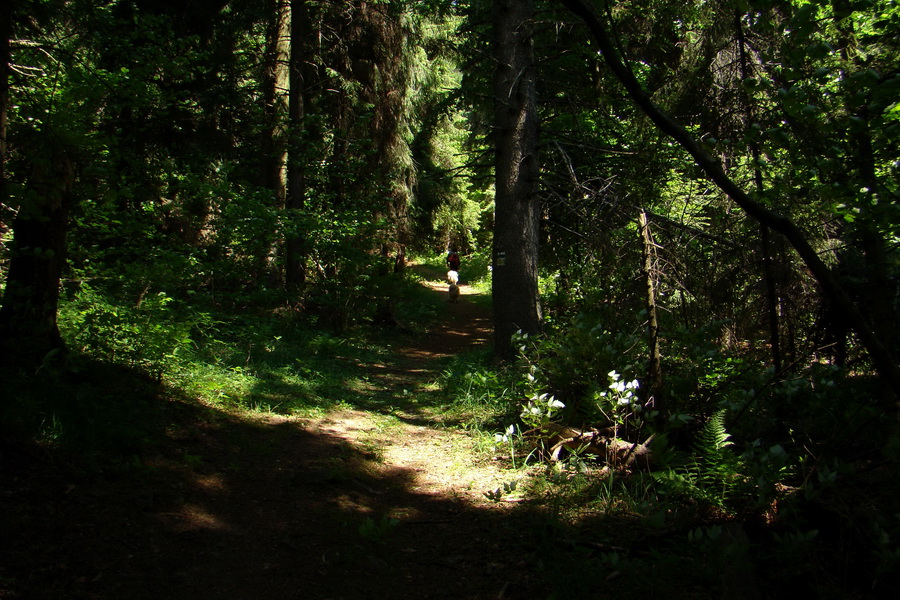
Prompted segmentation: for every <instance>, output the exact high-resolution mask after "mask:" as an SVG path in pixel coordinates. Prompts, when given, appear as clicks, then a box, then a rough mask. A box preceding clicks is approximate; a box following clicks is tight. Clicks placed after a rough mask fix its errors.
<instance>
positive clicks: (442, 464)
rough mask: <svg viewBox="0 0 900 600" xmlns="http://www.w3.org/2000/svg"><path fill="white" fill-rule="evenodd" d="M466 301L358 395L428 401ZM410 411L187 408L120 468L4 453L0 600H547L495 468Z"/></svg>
mask: <svg viewBox="0 0 900 600" xmlns="http://www.w3.org/2000/svg"><path fill="white" fill-rule="evenodd" d="M432 275H435V274H432ZM429 285H430V286H431V287H432V288H433V290H434V293H435V294H442V295H443V294H446V286H445V284H443V283H440V282H438V281H436V280H435V281H432V282H431V283H430V284H429ZM462 292H463V295H462V298H461V300H460V302H459V303H456V304H452V303H448V305H447V308H448V310H447V311H446V314H445V316H444V317H443V320H442V322H441V323H440V324H439V325H438V326H437V327H436V328H435V329H433V330H432V331H431V332H430V333H428V334H426V335H420V336H407V337H406V338H404V340H405V341H404V342H403V343H402V344H400V345H398V346H395V347H394V350H395V351H396V356H395V360H394V361H392V362H391V363H390V364H371V365H365V366H364V367H365V368H366V369H367V370H368V371H369V372H370V373H371V377H370V378H369V379H368V382H369V383H368V384H369V385H371V386H373V387H375V388H380V389H381V391H382V392H384V393H389V394H394V395H395V396H396V397H398V398H416V397H418V396H421V395H423V394H428V393H434V392H433V387H431V384H432V383H433V381H434V379H435V377H436V376H437V372H436V365H437V364H439V362H440V359H441V358H445V357H448V356H452V355H453V354H455V353H457V352H460V351H462V350H466V349H471V348H475V347H478V346H479V345H483V344H486V343H488V339H489V334H490V314H489V310H488V309H487V308H485V307H483V306H480V305H478V304H476V303H474V302H472V301H471V294H472V293H473V291H472V289H471V288H469V287H468V286H465V285H464V286H462ZM430 389H431V390H432V391H429V390H430ZM415 407H416V404H415V402H406V403H401V402H398V408H396V409H394V410H392V411H388V413H389V414H385V412H382V413H381V414H375V413H373V412H367V411H363V410H360V409H355V408H346V409H341V410H336V411H332V412H327V413H324V414H321V415H320V416H317V417H315V418H296V417H289V416H283V415H276V414H266V415H263V416H258V417H256V418H253V419H249V420H248V418H247V417H240V418H239V417H237V416H235V415H230V414H227V413H219V414H211V413H210V411H208V410H205V411H203V410H199V409H197V410H195V411H193V412H192V409H190V408H184V409H182V410H183V413H182V414H181V416H180V418H179V419H178V420H177V421H175V422H173V424H172V425H171V426H170V429H169V431H167V433H166V443H165V445H164V448H162V449H161V450H160V451H159V452H158V453H155V454H154V455H153V456H149V457H143V458H142V459H141V464H140V465H138V466H136V467H135V468H134V469H131V470H128V471H117V472H83V471H79V470H75V469H70V468H67V467H66V465H61V464H53V461H52V459H49V458H47V457H42V456H39V455H36V454H35V453H34V452H35V451H26V450H21V449H19V450H15V449H13V450H6V453H5V455H4V460H5V465H6V467H5V469H4V477H5V478H6V481H4V482H3V487H2V498H0V510H3V511H4V512H5V513H6V516H5V517H4V518H3V523H4V529H5V531H4V532H3V538H4V539H5V540H7V541H4V542H3V544H4V545H6V546H7V550H6V551H4V554H3V562H4V564H2V565H0V598H3V599H7V598H17V599H18V598H41V599H43V598H47V599H49V598H60V599H62V598H67V599H68V598H104V599H144V598H146V599H150V598H153V599H161V600H174V599H181V598H184V599H192V600H193V599H198V598H216V599H247V600H251V599H253V600H256V599H281V598H298V599H299V598H303V599H329V598H333V599H357V598H360V599H362V598H416V599H422V598H473V599H474V598H525V597H530V598H531V597H535V596H537V597H542V596H545V595H546V594H545V590H542V589H541V586H540V584H539V583H538V582H537V581H536V580H535V579H533V576H532V574H533V573H534V572H535V567H534V565H535V561H536V555H537V554H538V550H537V549H536V548H535V547H534V544H533V542H532V541H531V540H530V539H528V538H526V537H524V534H523V533H522V532H524V531H526V528H524V527H521V526H519V523H520V519H522V518H524V517H523V516H522V513H523V512H524V511H525V510H527V508H526V507H525V506H524V505H523V504H518V503H512V502H493V501H491V500H489V499H488V498H487V497H486V496H485V492H487V491H491V490H494V489H496V488H498V487H499V486H502V484H503V482H504V481H507V480H509V475H508V473H507V474H504V472H503V471H502V469H501V466H500V464H499V463H498V462H497V461H493V460H491V458H490V456H489V455H487V456H486V455H485V453H483V452H482V453H477V452H474V451H473V444H474V443H475V441H474V439H473V438H472V437H470V436H469V435H467V434H466V433H465V432H462V431H460V430H459V429H458V428H454V427H452V426H449V425H447V424H444V423H441V422H440V418H439V417H437V416H435V414H434V412H433V411H432V412H428V411H424V410H422V411H419V410H416V408H415ZM17 452H18V453H20V454H21V455H19V456H16V455H15V454H16V453H17ZM10 465H18V466H13V467H10Z"/></svg>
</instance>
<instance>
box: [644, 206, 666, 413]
mask: <svg viewBox="0 0 900 600" xmlns="http://www.w3.org/2000/svg"><path fill="white" fill-rule="evenodd" d="M639 225H640V228H639V229H640V232H639V233H640V236H641V258H642V261H641V263H642V264H641V274H642V275H643V276H644V285H645V290H646V299H647V335H648V346H649V349H650V364H649V370H648V373H647V375H648V378H649V380H650V382H649V383H650V386H649V387H650V389H649V392H648V396H647V400H652V401H653V407H654V409H655V410H657V411H659V412H660V415H662V410H663V407H662V405H663V399H662V394H663V373H662V354H661V353H660V350H659V320H658V319H657V318H656V286H655V285H654V283H653V239H652V237H651V236H650V222H649V221H648V220H647V213H646V211H643V210H642V211H641V214H640V216H639Z"/></svg>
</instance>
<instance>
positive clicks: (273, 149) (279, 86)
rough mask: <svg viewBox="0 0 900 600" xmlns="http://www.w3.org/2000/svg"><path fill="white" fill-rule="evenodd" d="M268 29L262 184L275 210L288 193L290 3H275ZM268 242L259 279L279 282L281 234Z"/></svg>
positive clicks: (263, 84) (283, 0)
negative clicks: (270, 194)
mask: <svg viewBox="0 0 900 600" xmlns="http://www.w3.org/2000/svg"><path fill="white" fill-rule="evenodd" d="M270 10H271V13H270V15H269V21H268V24H267V30H266V52H265V57H264V60H265V64H264V66H263V77H262V81H261V87H262V94H263V102H264V104H265V111H266V119H267V121H268V122H267V131H266V132H265V134H264V136H263V140H262V144H261V146H262V147H261V148H260V153H261V154H262V160H261V163H262V168H261V172H260V177H261V181H260V184H261V185H262V186H263V187H265V188H267V189H269V190H271V192H272V197H273V203H274V206H275V208H277V209H282V208H284V206H285V196H286V193H287V139H286V138H287V112H288V106H287V104H288V99H287V94H286V93H285V91H286V90H287V89H288V60H289V57H288V53H289V51H290V49H289V47H288V46H289V43H290V2H289V0H273V2H272V4H271V6H270ZM272 234H273V237H272V238H271V239H270V240H267V248H266V249H265V250H263V253H264V255H263V256H259V257H257V259H258V263H257V269H258V273H257V277H258V278H259V279H261V280H269V279H277V268H276V261H277V258H278V253H279V245H280V244H279V241H278V235H277V232H272Z"/></svg>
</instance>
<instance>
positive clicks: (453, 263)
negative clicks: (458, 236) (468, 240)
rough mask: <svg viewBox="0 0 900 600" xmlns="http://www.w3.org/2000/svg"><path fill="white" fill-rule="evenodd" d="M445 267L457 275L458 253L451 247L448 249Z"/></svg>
mask: <svg viewBox="0 0 900 600" xmlns="http://www.w3.org/2000/svg"><path fill="white" fill-rule="evenodd" d="M447 266H448V267H450V270H451V271H456V272H457V273H459V252H457V251H456V248H454V247H452V246H451V247H450V253H449V254H447Z"/></svg>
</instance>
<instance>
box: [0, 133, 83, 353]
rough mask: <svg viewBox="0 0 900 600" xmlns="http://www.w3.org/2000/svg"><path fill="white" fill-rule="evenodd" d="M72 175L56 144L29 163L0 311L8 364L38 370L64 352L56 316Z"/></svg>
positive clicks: (2, 347)
mask: <svg viewBox="0 0 900 600" xmlns="http://www.w3.org/2000/svg"><path fill="white" fill-rule="evenodd" d="M74 180H75V170H74V166H73V163H72V160H71V158H70V156H69V155H68V153H67V152H66V151H65V150H63V149H62V148H61V147H60V145H58V144H53V143H48V144H46V147H45V148H44V151H43V152H42V153H41V154H39V155H38V156H37V157H36V159H35V160H34V162H33V163H32V167H31V173H30V176H29V179H28V182H27V185H26V188H25V190H24V194H23V198H25V199H27V203H24V204H23V205H22V206H21V207H20V209H19V212H18V214H17V215H16V218H15V220H14V221H13V226H12V229H13V243H12V257H11V259H10V262H9V273H8V274H7V278H6V290H5V292H4V294H3V303H2V306H0V350H2V352H3V354H4V355H5V361H6V362H7V363H15V364H19V365H22V366H38V365H40V363H41V361H42V360H43V359H44V357H45V356H47V354H48V353H50V352H52V351H54V350H63V349H64V346H63V341H62V338H61V337H60V334H59V327H58V326H57V321H56V311H57V307H58V304H59V284H60V278H61V277H62V272H63V267H64V266H65V260H66V258H65V256H66V231H67V228H68V219H69V212H70V210H71V208H72V202H73V196H72V185H73V183H74Z"/></svg>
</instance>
